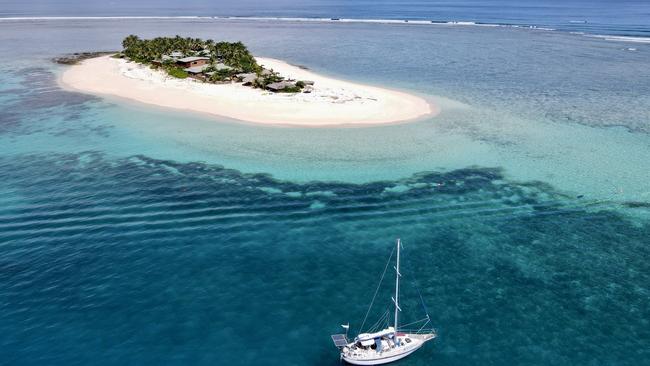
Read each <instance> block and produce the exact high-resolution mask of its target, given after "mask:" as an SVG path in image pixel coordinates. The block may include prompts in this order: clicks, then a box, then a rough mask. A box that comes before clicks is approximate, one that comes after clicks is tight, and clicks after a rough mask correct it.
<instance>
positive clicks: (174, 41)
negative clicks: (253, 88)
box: [122, 35, 262, 72]
mask: <svg viewBox="0 0 650 366" xmlns="http://www.w3.org/2000/svg"><path fill="white" fill-rule="evenodd" d="M122 47H123V48H124V50H123V51H122V52H123V53H124V55H125V56H126V57H128V58H129V59H131V60H133V61H137V62H141V63H151V62H152V61H153V60H157V59H160V58H161V57H162V56H163V55H169V54H170V53H172V52H174V51H178V52H181V53H183V55H185V56H193V55H201V56H205V57H210V60H211V61H212V62H215V61H217V60H219V61H221V62H223V63H224V64H225V65H228V66H230V67H232V68H234V69H237V70H241V71H244V72H259V71H260V70H261V69H262V68H261V67H260V66H259V65H258V64H257V62H256V61H255V58H254V57H253V55H251V53H250V52H249V51H248V48H246V46H245V45H244V44H243V43H241V42H215V41H213V40H211V39H208V40H202V39H200V38H191V37H186V38H183V37H181V36H178V35H177V36H175V37H156V38H153V39H140V38H139V37H138V36H136V35H129V36H128V37H126V38H124V40H123V41H122ZM206 51H207V54H206Z"/></svg>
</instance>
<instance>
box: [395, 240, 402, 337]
mask: <svg viewBox="0 0 650 366" xmlns="http://www.w3.org/2000/svg"><path fill="white" fill-rule="evenodd" d="M400 245H401V241H400V239H399V238H398V239H397V265H396V266H395V298H394V299H393V302H395V331H396V332H397V317H398V314H399V312H400V311H401V310H402V309H400V308H399V278H400V276H401V274H400V273H399V247H400Z"/></svg>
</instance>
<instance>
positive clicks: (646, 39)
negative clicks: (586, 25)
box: [586, 34, 650, 43]
mask: <svg viewBox="0 0 650 366" xmlns="http://www.w3.org/2000/svg"><path fill="white" fill-rule="evenodd" d="M586 36H587V37H591V38H600V39H604V40H606V41H616V42H632V43H650V37H632V36H608V35H601V34H588V35H586Z"/></svg>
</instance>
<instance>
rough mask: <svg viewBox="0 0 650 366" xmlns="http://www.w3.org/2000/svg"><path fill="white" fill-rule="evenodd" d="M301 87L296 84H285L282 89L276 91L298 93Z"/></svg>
mask: <svg viewBox="0 0 650 366" xmlns="http://www.w3.org/2000/svg"><path fill="white" fill-rule="evenodd" d="M300 91H302V87H299V86H298V85H297V84H296V86H287V87H285V88H284V89H281V90H278V93H300Z"/></svg>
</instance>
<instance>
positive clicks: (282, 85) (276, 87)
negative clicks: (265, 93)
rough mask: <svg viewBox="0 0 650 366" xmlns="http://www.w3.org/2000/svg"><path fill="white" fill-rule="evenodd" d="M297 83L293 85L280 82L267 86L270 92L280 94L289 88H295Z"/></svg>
mask: <svg viewBox="0 0 650 366" xmlns="http://www.w3.org/2000/svg"><path fill="white" fill-rule="evenodd" d="M295 87H296V83H292V82H289V81H279V82H277V83H271V84H269V85H267V86H266V88H267V89H268V90H270V91H274V92H278V91H281V90H284V89H287V88H295Z"/></svg>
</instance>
